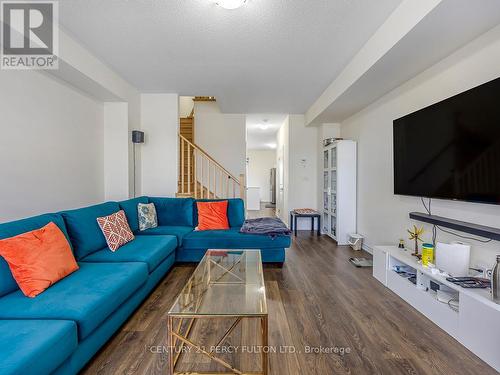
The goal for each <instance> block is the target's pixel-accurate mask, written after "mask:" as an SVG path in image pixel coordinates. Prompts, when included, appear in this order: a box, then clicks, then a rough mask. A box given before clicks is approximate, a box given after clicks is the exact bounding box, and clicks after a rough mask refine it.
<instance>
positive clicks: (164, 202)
mask: <svg viewBox="0 0 500 375" xmlns="http://www.w3.org/2000/svg"><path fill="white" fill-rule="evenodd" d="M149 202H150V203H154V205H155V208H156V214H157V216H158V225H159V226H166V225H176V226H187V227H194V225H193V224H194V223H193V212H194V211H193V210H194V199H193V198H151V197H150V198H149Z"/></svg>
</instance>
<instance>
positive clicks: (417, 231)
mask: <svg viewBox="0 0 500 375" xmlns="http://www.w3.org/2000/svg"><path fill="white" fill-rule="evenodd" d="M407 231H408V233H409V234H410V238H409V239H410V240H413V241H415V252H414V253H413V254H412V255H413V256H415V257H417V258H419V254H418V241H420V242H424V240H422V238H421V236H422V234H423V233H424V227H420V228H417V226H416V225H414V226H413V231H411V230H409V229H407Z"/></svg>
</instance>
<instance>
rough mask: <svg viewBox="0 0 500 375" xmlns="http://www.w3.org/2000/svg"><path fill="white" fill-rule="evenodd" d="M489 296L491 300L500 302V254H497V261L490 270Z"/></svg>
mask: <svg viewBox="0 0 500 375" xmlns="http://www.w3.org/2000/svg"><path fill="white" fill-rule="evenodd" d="M491 296H492V298H493V301H495V302H496V303H500V255H497V263H496V264H495V267H493V270H492V271H491Z"/></svg>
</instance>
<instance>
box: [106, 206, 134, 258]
mask: <svg viewBox="0 0 500 375" xmlns="http://www.w3.org/2000/svg"><path fill="white" fill-rule="evenodd" d="M97 223H98V224H99V227H100V228H101V230H102V234H104V237H105V238H106V242H107V244H108V247H109V249H110V250H111V251H116V250H117V249H118V248H119V247H120V246H123V245H125V244H126V243H127V242H130V241H132V240H133V239H134V238H135V237H134V234H133V233H132V230H131V229H130V226H129V225H128V221H127V217H126V216H125V211H123V210H120V211H118V212H115V213H114V214H112V215H109V216H104V217H98V218H97Z"/></svg>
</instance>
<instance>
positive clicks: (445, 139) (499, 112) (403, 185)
mask: <svg viewBox="0 0 500 375" xmlns="http://www.w3.org/2000/svg"><path fill="white" fill-rule="evenodd" d="M393 127H394V193H395V194H398V195H411V196H419V197H427V198H441V199H454V200H463V201H470V202H482V203H492V204H500V78H497V79H495V80H493V81H490V82H488V83H485V84H483V85H481V86H478V87H475V88H473V89H471V90H468V91H465V92H463V93H461V94H458V95H455V96H453V97H451V98H449V99H446V100H443V101H442V102H439V103H436V104H433V105H431V106H429V107H426V108H424V109H421V110H419V111H417V112H414V113H411V114H409V115H407V116H404V117H401V118H399V119H397V120H394V123H393Z"/></svg>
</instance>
